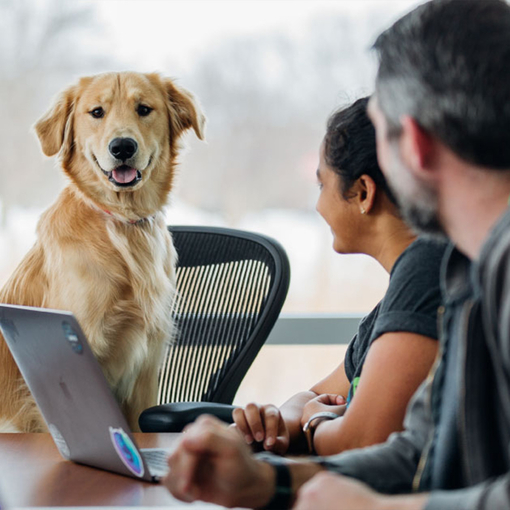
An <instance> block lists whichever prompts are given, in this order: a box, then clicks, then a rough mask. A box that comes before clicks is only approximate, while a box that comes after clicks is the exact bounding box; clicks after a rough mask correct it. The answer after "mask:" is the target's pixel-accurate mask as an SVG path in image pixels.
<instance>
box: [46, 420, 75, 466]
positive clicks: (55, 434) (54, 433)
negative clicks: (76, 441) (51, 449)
mask: <svg viewBox="0 0 510 510" xmlns="http://www.w3.org/2000/svg"><path fill="white" fill-rule="evenodd" d="M48 429H49V431H50V434H51V437H52V438H53V441H55V444H56V445H57V448H58V451H59V452H60V455H62V457H64V459H66V460H69V459H70V458H71V451H70V450H69V446H68V445H67V443H66V440H65V439H64V436H63V435H62V434H61V433H60V430H58V429H57V427H56V426H55V425H53V423H50V425H49V426H48Z"/></svg>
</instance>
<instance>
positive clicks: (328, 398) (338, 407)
mask: <svg viewBox="0 0 510 510" xmlns="http://www.w3.org/2000/svg"><path fill="white" fill-rule="evenodd" d="M346 407H347V406H346V402H345V398H344V397H342V395H334V394H332V393H325V394H323V395H319V396H318V397H315V398H313V399H312V400H310V401H309V402H308V403H307V404H306V405H305V407H304V408H303V416H302V417H301V426H302V427H304V425H305V423H306V422H307V421H308V420H309V419H310V418H311V417H312V416H313V415H314V414H315V413H320V412H322V411H328V412H330V413H335V414H338V416H343V414H344V413H345V409H346Z"/></svg>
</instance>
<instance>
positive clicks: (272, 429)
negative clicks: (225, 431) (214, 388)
mask: <svg viewBox="0 0 510 510" xmlns="http://www.w3.org/2000/svg"><path fill="white" fill-rule="evenodd" d="M232 417H233V418H234V423H235V425H236V427H237V429H238V431H239V432H240V433H241V434H242V435H243V437H244V438H245V441H246V442H247V443H248V444H252V443H253V441H257V442H258V443H261V444H262V446H263V448H264V450H268V451H272V452H275V453H279V454H280V455H282V454H284V453H285V452H287V450H288V449H289V442H290V437H289V430H288V429H287V425H286V424H285V421H284V420H283V418H282V415H281V413H280V410H279V409H278V408H277V407H276V406H274V405H272V404H268V405H259V404H255V403H250V404H248V405H247V406H246V407H245V408H244V409H243V408H241V407H238V408H237V409H234V412H233V413H232Z"/></svg>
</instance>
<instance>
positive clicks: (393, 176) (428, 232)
mask: <svg viewBox="0 0 510 510" xmlns="http://www.w3.org/2000/svg"><path fill="white" fill-rule="evenodd" d="M391 151H392V152H393V157H392V161H391V165H392V168H391V169H390V171H389V172H386V174H387V175H386V179H387V181H388V185H389V187H390V189H391V190H392V191H393V194H394V195H395V197H396V199H397V202H398V207H399V212H400V214H401V216H402V218H403V219H404V221H405V222H406V223H407V224H408V225H409V226H410V227H412V228H413V230H415V231H416V233H417V234H419V235H423V236H426V237H431V238H434V239H438V240H445V239H447V238H448V236H447V235H446V233H445V231H444V229H443V227H442V225H441V222H440V221H439V215H438V197H437V193H436V191H435V190H434V189H433V188H432V187H431V186H430V185H429V184H428V183H427V182H424V181H418V180H416V178H414V177H413V176H412V175H411V173H410V171H409V170H408V169H407V168H405V166H404V164H403V163H402V160H401V158H400V154H399V149H398V145H397V144H396V143H391Z"/></svg>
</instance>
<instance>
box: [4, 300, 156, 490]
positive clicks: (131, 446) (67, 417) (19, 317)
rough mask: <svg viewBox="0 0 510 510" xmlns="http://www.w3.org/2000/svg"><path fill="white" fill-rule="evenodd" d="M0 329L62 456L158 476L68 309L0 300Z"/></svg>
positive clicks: (133, 474)
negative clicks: (12, 303)
mask: <svg viewBox="0 0 510 510" xmlns="http://www.w3.org/2000/svg"><path fill="white" fill-rule="evenodd" d="M0 329H1V330H2V333H3V335H4V337H5V340H6V342H7V345H8V347H9V349H10V351H11V353H12V355H13V357H14V359H15V361H16V363H17V365H18V367H19V369H20V371H21V373H22V375H23V377H24V379H25V381H26V383H27V385H28V387H29V389H30V391H31V392H32V395H33V397H34V399H35V401H36V403H37V405H38V406H39V409H40V411H41V413H42V415H43V417H44V419H45V421H46V424H47V425H48V429H49V432H50V433H51V435H52V437H53V440H54V441H55V444H56V445H57V448H58V450H59V451H60V453H61V455H62V456H63V457H64V458H65V459H69V460H72V461H74V462H78V463H80V464H86V465H88V466H94V467H97V468H100V469H105V470H107V471H113V472H115V473H119V474H122V475H126V476H131V477H134V478H138V479H143V480H147V481H157V478H156V477H153V476H151V474H150V472H149V469H148V466H147V463H146V462H145V460H144V458H143V456H142V455H141V453H140V450H139V449H138V447H137V446H136V443H135V440H134V437H133V436H132V434H131V431H130V429H129V426H128V424H127V421H126V419H125V418H124V416H123V414H122V412H121V410H120V407H119V405H118V403H117V401H116V400H115V398H114V397H113V395H112V392H111V390H110V388H109V386H108V383H107V381H106V379H105V377H104V375H103V372H102V370H101V367H100V365H99V363H98V361H97V360H96V358H95V356H94V354H93V353H92V350H91V349H90V346H89V344H88V342H87V340H86V338H85V335H84V333H83V331H82V330H81V328H80V325H79V324H78V321H77V320H76V318H75V317H74V316H73V314H72V313H70V312H65V311H58V310H49V309H45V308H32V307H25V306H14V305H5V304H0Z"/></svg>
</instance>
